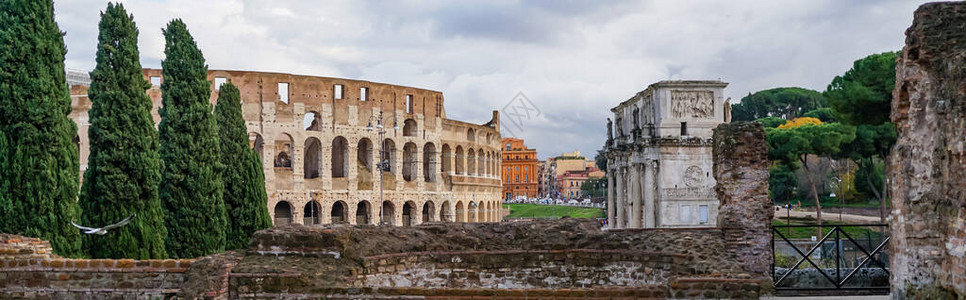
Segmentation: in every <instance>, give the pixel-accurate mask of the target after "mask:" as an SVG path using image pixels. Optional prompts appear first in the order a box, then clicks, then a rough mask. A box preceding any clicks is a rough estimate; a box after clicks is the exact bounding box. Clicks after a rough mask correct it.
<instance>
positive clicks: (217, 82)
mask: <svg viewBox="0 0 966 300" xmlns="http://www.w3.org/2000/svg"><path fill="white" fill-rule="evenodd" d="M225 82H228V78H225V77H215V90H216V91H220V90H221V85H222V84H225Z"/></svg>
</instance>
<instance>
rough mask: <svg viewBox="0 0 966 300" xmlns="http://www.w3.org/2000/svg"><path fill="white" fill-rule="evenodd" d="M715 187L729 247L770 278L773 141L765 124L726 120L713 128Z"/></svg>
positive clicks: (752, 270) (747, 266) (743, 261)
mask: <svg viewBox="0 0 966 300" xmlns="http://www.w3.org/2000/svg"><path fill="white" fill-rule="evenodd" d="M714 141H715V142H714V146H713V147H714V148H713V151H714V156H713V157H714V167H713V171H712V173H713V174H714V179H715V181H716V184H715V187H714V190H715V192H716V196H717V198H718V201H719V202H720V204H719V207H718V226H720V227H721V229H722V231H723V233H724V236H725V246H726V247H727V250H729V251H731V252H733V253H734V254H735V256H736V257H737V258H738V261H739V262H740V265H741V267H742V268H743V269H745V271H747V272H749V273H752V274H754V275H756V276H757V277H761V278H766V280H770V279H771V276H770V274H769V273H770V272H771V262H772V259H774V257H773V255H772V244H771V243H772V241H771V224H772V217H773V216H774V215H775V208H774V207H773V206H772V202H771V199H770V198H768V166H769V161H768V145H767V144H766V143H765V130H764V127H763V126H762V125H761V123H757V122H737V123H724V124H721V125H718V127H717V128H715V129H714Z"/></svg>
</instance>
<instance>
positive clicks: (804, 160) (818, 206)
mask: <svg viewBox="0 0 966 300" xmlns="http://www.w3.org/2000/svg"><path fill="white" fill-rule="evenodd" d="M802 168H805V178H806V179H808V184H809V185H810V186H811V188H812V199H814V200H815V221H816V222H817V224H818V237H819V238H821V237H822V202H821V201H819V200H818V190H817V189H816V188H815V180H812V174H811V172H810V171H809V169H808V155H807V154H806V155H802Z"/></svg>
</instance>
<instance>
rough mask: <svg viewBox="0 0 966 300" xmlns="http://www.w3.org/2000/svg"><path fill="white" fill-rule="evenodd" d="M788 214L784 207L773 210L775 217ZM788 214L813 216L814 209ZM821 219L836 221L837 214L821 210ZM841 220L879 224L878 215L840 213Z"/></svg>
mask: <svg viewBox="0 0 966 300" xmlns="http://www.w3.org/2000/svg"><path fill="white" fill-rule="evenodd" d="M788 214H789V212H786V210H785V208H782V209H781V210H779V211H776V212H775V219H778V220H784V219H785V217H786V216H788ZM790 214H791V217H792V218H804V217H812V218H815V212H814V211H799V210H794V209H792V211H791V212H790ZM822 220H823V221H838V220H839V214H837V213H828V212H823V214H822ZM842 222H845V223H852V224H879V217H870V216H860V215H850V214H842Z"/></svg>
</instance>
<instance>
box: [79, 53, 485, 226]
mask: <svg viewBox="0 0 966 300" xmlns="http://www.w3.org/2000/svg"><path fill="white" fill-rule="evenodd" d="M144 76H145V79H146V80H149V81H150V82H151V84H152V86H151V88H150V89H149V90H148V91H147V93H148V95H149V96H150V97H151V99H152V101H153V102H154V109H153V110H152V114H153V116H154V121H155V124H157V123H158V122H160V120H161V119H160V117H159V115H158V107H159V106H160V104H161V89H160V84H161V80H163V78H162V75H161V70H159V69H144ZM208 80H209V81H210V82H211V90H212V93H211V99H210V101H211V102H212V103H215V101H216V99H217V98H218V87H219V86H220V85H221V84H223V83H224V82H227V81H231V82H232V83H234V84H235V85H236V86H238V88H239V90H241V98H242V113H243V114H244V118H245V121H246V125H247V127H248V131H249V140H250V145H251V146H252V147H253V148H254V149H255V150H256V151H257V152H258V154H259V156H260V157H261V159H262V165H263V167H264V170H265V188H266V190H267V192H268V209H269V213H270V214H271V215H272V218H273V220H274V222H275V224H276V225H280V224H288V223H298V224H305V225H312V224H328V223H347V224H389V225H396V226H411V225H416V224H420V223H424V222H496V221H499V220H501V219H502V215H503V214H502V208H501V206H500V191H501V189H502V184H501V181H500V176H499V174H498V171H499V170H500V148H499V143H500V118H499V114H498V112H497V111H493V115H492V119H491V120H490V121H489V122H487V123H485V124H482V125H477V124H470V123H467V122H461V121H456V120H450V119H447V118H446V110H445V108H444V105H443V102H444V101H443V94H442V93H441V92H437V91H431V90H426V89H419V88H412V87H406V86H398V85H391V84H383V83H376V82H369V81H362V80H351V79H341V78H329V77H317V76H301V75H292V74H282V73H267V72H249V71H220V70H209V71H208ZM71 94H72V108H73V111H72V112H71V117H72V118H73V119H74V121H75V122H77V125H78V131H79V132H78V135H79V137H80V141H79V143H80V156H81V158H80V164H81V174H82V175H83V172H84V170H85V169H86V168H87V156H88V154H89V150H88V146H89V144H88V140H87V129H88V127H90V122H89V121H88V117H87V111H88V110H89V109H90V107H91V101H90V99H89V98H88V97H87V87H86V86H83V85H74V86H72V87H71ZM81 177H83V176H81Z"/></svg>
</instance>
